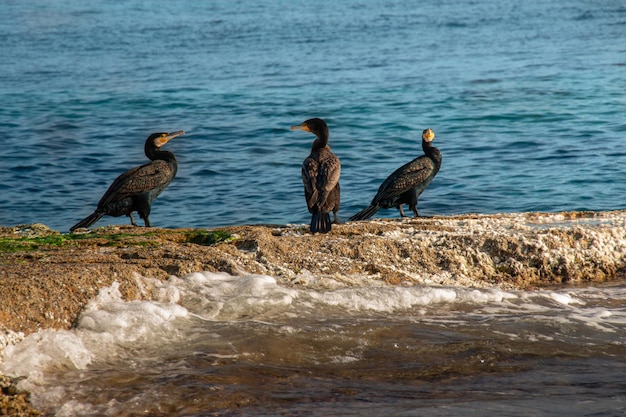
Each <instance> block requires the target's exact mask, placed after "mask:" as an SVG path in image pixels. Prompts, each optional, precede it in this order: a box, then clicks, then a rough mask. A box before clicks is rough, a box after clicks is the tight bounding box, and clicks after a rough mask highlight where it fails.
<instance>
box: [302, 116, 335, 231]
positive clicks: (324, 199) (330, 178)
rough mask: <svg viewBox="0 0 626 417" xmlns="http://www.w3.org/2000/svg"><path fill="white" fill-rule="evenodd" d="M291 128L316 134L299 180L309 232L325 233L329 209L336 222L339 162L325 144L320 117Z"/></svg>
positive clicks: (324, 129)
mask: <svg viewBox="0 0 626 417" xmlns="http://www.w3.org/2000/svg"><path fill="white" fill-rule="evenodd" d="M291 130H304V131H306V132H311V133H313V134H314V135H315V136H317V139H315V141H314V142H313V146H312V148H311V154H310V155H309V156H308V157H307V158H306V159H305V160H304V162H303V163H302V183H303V184H304V196H305V198H306V204H307V207H308V209H309V212H310V213H311V233H316V232H319V233H328V232H329V231H330V229H331V227H332V226H331V221H330V212H332V213H333V217H334V221H335V223H339V221H338V219H337V211H339V202H340V200H341V191H340V188H339V175H340V173H341V163H340V162H339V158H337V156H336V155H335V154H334V153H332V151H331V150H330V148H329V147H328V126H327V125H326V122H324V121H323V120H322V119H318V118H314V119H309V120H306V121H305V122H304V123H302V124H301V125H298V126H291Z"/></svg>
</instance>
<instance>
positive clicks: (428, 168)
mask: <svg viewBox="0 0 626 417" xmlns="http://www.w3.org/2000/svg"><path fill="white" fill-rule="evenodd" d="M434 139H435V132H433V131H432V130H431V129H426V130H424V132H422V149H423V150H424V155H422V156H420V157H419V158H416V159H414V160H412V161H411V162H409V163H408V164H405V165H402V166H401V167H400V168H398V169H396V170H395V171H394V172H393V173H392V174H391V175H390V176H389V177H387V179H386V180H385V181H384V182H383V183H382V184H381V186H380V187H379V188H378V193H377V194H376V196H375V197H374V199H373V200H372V202H371V203H370V205H369V207H367V208H365V209H363V210H361V211H360V212H358V213H357V214H355V215H354V216H352V217H350V220H364V219H369V218H370V217H372V216H373V215H374V214H375V213H376V212H377V211H378V209H380V208H391V207H396V208H397V209H398V210H399V211H400V215H401V216H402V217H406V216H405V214H404V210H402V204H408V205H409V209H410V210H412V211H413V213H415V217H418V214H417V198H418V197H419V196H420V194H422V193H423V192H424V190H425V189H426V187H428V185H429V184H430V182H431V181H432V180H433V178H434V177H435V175H437V172H439V168H441V152H439V149H437V148H435V147H434V146H432V141H433V140H434Z"/></svg>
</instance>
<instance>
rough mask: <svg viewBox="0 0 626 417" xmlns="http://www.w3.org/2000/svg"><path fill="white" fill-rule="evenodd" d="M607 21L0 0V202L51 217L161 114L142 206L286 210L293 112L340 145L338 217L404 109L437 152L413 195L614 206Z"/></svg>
mask: <svg viewBox="0 0 626 417" xmlns="http://www.w3.org/2000/svg"><path fill="white" fill-rule="evenodd" d="M625 41H626V4H625V3H624V2H623V1H610V0H606V1H599V2H597V1H590V0H589V1H585V0H577V1H568V2H545V1H538V0H537V1H535V0H530V1H525V2H514V1H496V0H487V1H480V2H471V1H460V0H456V1H454V0H453V1H434V0H433V1H385V2H382V1H367V2H364V1H356V0H346V1H324V0H322V1H316V2H304V1H299V0H290V1H278V0H276V1H264V2H254V1H245V2H243V1H232V0H224V1H219V0H216V1H210V2H192V1H177V2H171V1H131V2H118V1H101V2H84V1H78V0H74V1H72V0H55V1H38V0H33V1H30V2H28V3H25V2H23V1H14V0H7V1H4V2H3V5H2V10H0V51H2V56H3V57H4V59H3V62H2V65H1V67H0V68H1V69H0V74H1V76H2V82H1V83H0V99H1V100H2V106H0V129H1V130H2V135H3V138H2V143H3V147H4V151H3V157H2V162H1V163H0V195H1V196H2V197H1V199H0V224H1V225H5V226H8V225H16V224H20V223H33V222H41V223H45V224H47V225H48V226H50V227H52V228H54V229H58V230H61V231H67V230H68V229H69V227H70V226H72V225H73V224H74V223H76V222H77V221H78V220H80V219H81V218H83V217H85V216H86V215H88V214H89V213H91V211H92V210H93V209H94V208H95V206H96V204H97V202H98V200H99V199H100V197H101V195H102V194H103V193H104V191H105V190H106V188H107V187H108V185H109V184H110V183H111V182H112V181H113V179H115V177H116V176H117V175H119V174H120V173H122V172H123V171H125V170H126V169H128V168H131V167H133V166H135V165H139V164H142V163H144V162H146V160H147V159H146V157H145V156H144V154H143V143H144V141H145V139H146V137H147V136H148V135H149V134H150V133H152V132H156V131H173V130H181V129H182V130H185V131H186V132H187V134H186V135H185V136H183V137H181V138H177V139H176V140H175V141H172V142H171V143H170V144H168V146H167V148H168V149H169V150H171V151H172V152H174V153H175V154H176V155H177V158H178V161H179V172H178V176H177V177H176V179H175V180H174V181H173V183H172V184H171V185H170V187H169V188H168V189H167V190H166V191H165V192H164V193H163V194H162V196H161V197H159V198H158V199H157V200H156V201H155V203H154V205H153V210H152V215H151V220H152V223H153V225H155V226H161V227H170V228H173V227H218V226H223V225H233V224H258V223H279V224H284V223H304V222H307V219H308V217H309V215H308V212H307V210H306V206H305V204H304V197H303V191H302V183H301V179H300V164H301V163H302V160H303V159H304V158H305V157H306V156H307V155H308V152H309V150H310V146H311V143H312V140H313V136H312V135H310V134H304V133H302V132H290V131H289V127H290V126H291V125H294V124H299V123H301V122H302V121H304V120H305V119H307V118H310V117H321V118H323V119H325V120H326V121H327V123H328V125H329V128H330V133H331V138H330V145H331V148H332V149H333V150H334V152H335V153H336V154H337V155H338V156H339V158H340V159H341V162H342V173H341V185H342V208H341V211H340V213H339V214H340V217H342V218H343V219H347V218H348V217H350V215H352V214H354V213H356V212H357V211H358V210H359V209H360V208H363V207H364V206H365V205H367V203H369V201H370V200H371V198H372V197H373V196H374V194H375V193H376V190H377V188H378V186H379V185H380V183H381V182H382V181H383V180H384V179H385V178H386V176H387V175H389V174H390V173H391V172H392V171H393V170H394V169H395V168H397V167H398V166H400V165H401V164H403V163H405V162H408V161H409V160H411V159H413V158H415V157H417V156H419V155H421V154H422V150H421V146H420V134H421V131H422V130H423V129H424V128H426V127H431V128H432V129H434V131H435V133H436V135H437V137H436V139H435V146H437V147H439V149H440V150H441V152H442V154H443V166H442V169H441V171H440V173H439V174H438V175H437V177H436V179H435V180H434V181H433V183H432V184H431V186H430V187H429V189H428V190H427V191H426V192H425V193H424V194H423V195H422V197H421V199H420V204H419V209H420V211H421V213H423V214H424V215H436V214H457V213H467V212H480V213H495V212H518V211H559V210H607V209H617V208H624V207H626V197H625V196H626V181H624V178H626V148H625V147H624V139H625V137H626V118H625V117H624V115H625V114H626V94H625V91H626V42H625ZM378 216H383V217H396V216H398V213H397V212H396V211H395V210H383V211H381V212H379V213H378ZM111 223H112V224H120V223H121V224H126V223H128V219H126V218H107V217H105V218H104V219H102V220H101V221H100V222H99V223H98V225H104V224H111Z"/></svg>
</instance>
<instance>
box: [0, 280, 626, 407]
mask: <svg viewBox="0 0 626 417" xmlns="http://www.w3.org/2000/svg"><path fill="white" fill-rule="evenodd" d="M147 283H148V286H149V285H156V290H155V291H154V293H155V294H160V298H161V301H160V302H122V301H121V300H120V297H119V292H118V291H117V289H116V287H115V286H114V287H112V288H110V289H108V290H107V291H104V292H102V294H101V296H100V297H99V299H98V300H96V301H94V303H92V305H90V306H89V307H88V308H87V310H86V312H85V313H84V314H83V315H82V317H81V319H80V321H79V325H78V326H77V328H76V329H74V330H71V331H45V332H40V333H37V334H35V335H32V336H29V337H28V338H27V339H25V340H24V341H23V342H22V343H21V344H19V345H17V346H16V347H15V348H9V350H8V351H7V357H6V359H5V363H4V365H3V368H2V370H3V371H4V372H6V373H9V374H14V375H22V376H27V377H28V378H27V379H25V380H24V381H23V382H22V383H21V387H23V388H27V389H29V390H31V391H32V392H33V400H34V402H35V404H36V405H37V406H38V407H40V408H41V409H42V410H44V411H46V412H48V413H50V414H54V415H59V416H62V415H72V416H75V415H76V416H82V415H84V416H91V415H116V416H117V415H138V414H149V415H164V416H165V415H171V416H192V415H193V416H202V415H216V414H219V415H254V416H264V415H267V416H270V415H294V416H296V415H297V416H306V415H336V416H340V415H341V416H345V415H359V416H376V415H429V416H432V415H441V416H444V415H458V416H474V415H478V414H482V415H484V413H485V412H487V413H496V414H498V415H510V416H520V415H529V416H530V415H532V416H552V415H555V414H558V415H572V416H577V415H581V416H582V415H618V414H621V413H623V412H625V411H626V400H624V393H625V392H626V383H625V381H624V378H623V375H624V372H625V371H626V361H624V357H625V354H626V346H625V345H624V338H623V336H624V334H625V333H624V332H625V331H626V309H625V308H624V306H625V305H626V304H625V301H626V287H625V286H623V285H612V286H603V287H596V288H568V289H560V290H543V291H501V290H488V289H481V290H478V289H466V288H446V287H391V286H380V285H379V286H377V285H374V284H373V285H371V286H365V287H359V288H336V289H332V288H318V289H316V290H314V289H307V288H303V287H301V286H297V285H296V286H291V285H287V286H285V285H279V284H277V283H276V281H275V280H274V279H273V278H271V277H267V276H246V277H231V276H228V275H226V274H212V273H203V274H200V273H195V274H191V275H189V276H186V277H183V278H180V279H179V278H175V277H174V278H171V279H170V280H169V281H168V282H166V283H164V284H159V283H154V282H152V284H150V283H151V281H147ZM168 300H169V301H168ZM172 301H178V304H172Z"/></svg>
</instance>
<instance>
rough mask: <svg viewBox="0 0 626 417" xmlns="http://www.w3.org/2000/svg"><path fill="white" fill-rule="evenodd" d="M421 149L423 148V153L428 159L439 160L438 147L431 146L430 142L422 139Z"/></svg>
mask: <svg viewBox="0 0 626 417" xmlns="http://www.w3.org/2000/svg"><path fill="white" fill-rule="evenodd" d="M422 149H423V150H424V155H426V156H427V157H429V158H430V159H432V160H434V161H436V162H440V161H441V152H439V149H437V148H435V147H434V146H433V144H432V142H427V141H425V140H424V139H422Z"/></svg>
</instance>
